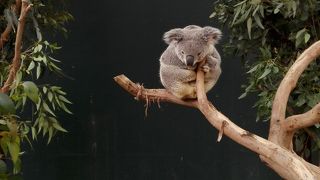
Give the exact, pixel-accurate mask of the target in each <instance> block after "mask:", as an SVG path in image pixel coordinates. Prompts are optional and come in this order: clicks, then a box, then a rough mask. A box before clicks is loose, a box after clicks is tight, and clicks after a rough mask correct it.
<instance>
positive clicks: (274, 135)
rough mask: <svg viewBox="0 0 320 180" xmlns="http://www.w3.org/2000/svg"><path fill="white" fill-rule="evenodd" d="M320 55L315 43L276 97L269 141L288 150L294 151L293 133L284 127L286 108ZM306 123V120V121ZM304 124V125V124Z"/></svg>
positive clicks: (282, 85) (292, 68) (290, 73)
mask: <svg viewBox="0 0 320 180" xmlns="http://www.w3.org/2000/svg"><path fill="white" fill-rule="evenodd" d="M319 55H320V41H317V42H315V43H314V44H313V45H311V46H310V47H309V48H308V49H306V50H305V51H304V52H303V53H302V54H301V55H300V56H299V58H298V59H297V60H296V61H295V63H294V64H293V65H292V66H291V67H290V69H289V71H288V72H287V74H286V75H285V77H284V78H283V80H282V81H281V83H280V86H279V88H278V90H277V93H276V95H275V98H274V101H273V106H272V115H271V120H270V130H269V138H268V139H269V140H270V141H272V142H274V143H276V144H279V145H280V146H282V147H285V148H286V149H289V150H292V137H293V132H292V131H287V129H285V128H283V127H282V124H283V122H284V121H285V114H286V107H287V102H288V98H289V95H290V93H291V91H292V90H293V89H294V88H295V87H296V84H297V81H298V79H299V77H300V75H301V74H302V72H303V71H304V70H305V69H306V68H307V66H308V65H309V64H310V63H311V62H312V61H313V60H314V59H315V58H316V57H318V56H319ZM304 121H305V119H304ZM302 124H304V123H303V122H302Z"/></svg>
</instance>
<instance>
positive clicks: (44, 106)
mask: <svg viewBox="0 0 320 180" xmlns="http://www.w3.org/2000/svg"><path fill="white" fill-rule="evenodd" d="M42 106H43V108H44V109H45V110H46V111H47V112H49V113H50V114H51V115H53V116H54V117H56V115H55V114H54V113H53V112H52V110H51V109H50V108H49V106H48V104H47V103H45V102H43V104H42Z"/></svg>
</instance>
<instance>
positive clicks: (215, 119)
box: [114, 71, 320, 179]
mask: <svg viewBox="0 0 320 180" xmlns="http://www.w3.org/2000/svg"><path fill="white" fill-rule="evenodd" d="M114 79H115V81H116V82H117V83H118V84H119V85H120V86H121V87H123V88H124V89H125V90H126V91H128V92H129V93H130V94H132V95H133V96H135V97H138V99H141V100H144V101H146V100H147V99H148V100H150V101H153V102H157V101H165V102H171V103H177V104H180V105H185V106H189V107H190V106H191V107H198V108H199V110H200V111H201V112H202V113H203V114H204V115H205V117H206V118H207V120H208V121H209V122H210V123H211V124H212V125H213V126H214V127H215V128H217V129H219V130H220V133H224V134H225V135H226V136H228V137H229V138H231V139H232V140H234V141H235V142H237V143H239V144H241V145H243V146H245V147H247V148H248V149H250V150H252V151H254V152H256V153H258V154H260V155H262V157H263V159H264V161H265V162H267V163H268V165H269V166H270V167H271V168H272V169H273V170H275V171H276V172H277V173H278V174H279V175H280V176H282V177H284V178H286V179H320V173H319V172H318V171H316V170H318V169H316V168H315V167H314V166H313V165H312V164H309V163H308V162H305V161H304V160H303V159H302V158H300V157H299V156H297V155H296V154H294V153H292V152H290V151H288V150H286V149H284V148H282V147H280V146H278V145H276V144H274V143H272V142H270V141H268V140H266V139H264V138H261V137H259V136H257V135H255V134H252V133H250V132H248V131H246V130H244V129H242V128H240V127H238V126H237V125H235V124H234V123H233V122H232V121H231V120H230V119H228V118H227V117H226V116H224V115H223V114H222V113H220V112H219V111H218V110H217V109H216V108H215V107H214V106H213V105H212V104H211V103H210V102H209V101H208V100H207V97H206V94H205V91H204V82H203V72H202V71H198V74H197V96H198V103H196V101H190V102H185V101H182V100H180V99H178V98H176V97H175V96H174V95H172V94H170V93H168V92H167V91H166V90H164V89H144V88H142V87H141V86H140V85H137V84H135V83H133V82H131V81H130V80H129V79H128V78H127V77H126V76H124V75H120V76H117V77H115V78H114ZM220 128H221V129H220ZM219 136H221V135H219Z"/></svg>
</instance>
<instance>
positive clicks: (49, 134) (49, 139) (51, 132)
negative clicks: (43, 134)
mask: <svg viewBox="0 0 320 180" xmlns="http://www.w3.org/2000/svg"><path fill="white" fill-rule="evenodd" d="M52 136H53V128H52V127H49V130H48V141H47V144H49V143H50V141H51V139H52Z"/></svg>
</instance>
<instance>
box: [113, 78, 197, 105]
mask: <svg viewBox="0 0 320 180" xmlns="http://www.w3.org/2000/svg"><path fill="white" fill-rule="evenodd" d="M113 79H114V80H115V81H116V82H117V83H118V84H119V85H120V86H121V87H122V88H124V89H125V90H126V91H128V92H129V93H130V94H132V95H133V96H134V97H135V99H136V100H144V101H146V102H157V103H160V102H170V103H174V104H179V105H183V106H188V107H197V106H198V105H197V104H198V103H197V101H192V100H191V101H183V100H181V99H179V98H177V97H176V96H174V95H173V94H171V93H169V92H168V91H167V90H165V89H145V88H144V87H143V86H142V85H139V84H135V83H133V82H132V81H131V80H130V79H128V78H127V77H126V76H125V75H123V74H122V75H119V76H116V77H114V78H113Z"/></svg>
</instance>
